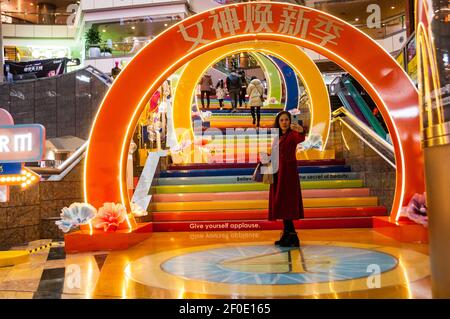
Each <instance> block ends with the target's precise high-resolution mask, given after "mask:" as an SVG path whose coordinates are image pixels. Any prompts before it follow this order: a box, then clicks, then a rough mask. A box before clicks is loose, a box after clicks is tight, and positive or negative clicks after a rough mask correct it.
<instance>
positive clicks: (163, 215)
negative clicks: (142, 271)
mask: <svg viewBox="0 0 450 319" xmlns="http://www.w3.org/2000/svg"><path fill="white" fill-rule="evenodd" d="M386 213H387V211H386V207H382V206H373V207H324V208H305V218H308V219H314V218H334V217H370V216H386ZM267 214H268V213H267V209H253V210H232V211H194V212H182V211H181V212H154V213H152V216H153V221H154V222H171V221H217V220H222V221H223V220H247V219H248V220H258V219H262V220H264V219H267Z"/></svg>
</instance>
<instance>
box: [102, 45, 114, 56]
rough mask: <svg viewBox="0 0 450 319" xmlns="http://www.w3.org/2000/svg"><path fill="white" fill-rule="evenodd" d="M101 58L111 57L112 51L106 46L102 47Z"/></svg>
mask: <svg viewBox="0 0 450 319" xmlns="http://www.w3.org/2000/svg"><path fill="white" fill-rule="evenodd" d="M101 56H112V49H111V48H110V47H108V46H104V47H102V48H101Z"/></svg>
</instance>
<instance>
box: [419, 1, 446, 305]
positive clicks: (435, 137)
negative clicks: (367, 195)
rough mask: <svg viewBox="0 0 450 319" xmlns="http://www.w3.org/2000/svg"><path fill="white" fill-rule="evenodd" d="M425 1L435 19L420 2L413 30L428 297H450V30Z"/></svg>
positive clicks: (441, 8) (441, 7)
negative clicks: (426, 230) (426, 227)
mask: <svg viewBox="0 0 450 319" xmlns="http://www.w3.org/2000/svg"><path fill="white" fill-rule="evenodd" d="M426 2H427V4H428V5H430V4H432V6H433V8H432V10H430V11H431V12H433V13H434V17H430V16H428V17H427V15H426V14H425V12H426V10H423V9H421V8H423V3H422V1H419V2H418V7H417V8H416V11H417V21H419V22H421V23H423V25H424V26H425V27H424V28H421V29H420V28H416V32H417V34H416V35H417V43H418V48H417V49H418V50H417V51H418V54H419V69H418V75H419V77H418V78H419V90H420V93H421V94H420V96H421V101H420V108H421V118H422V145H423V148H424V156H425V158H424V160H425V183H426V191H427V205H428V222H429V241H430V266H431V282H432V292H433V298H450V88H449V85H450V73H449V72H448V68H449V67H450V64H449V54H450V30H449V29H450V28H449V27H448V23H449V22H446V21H445V20H446V15H447V14H448V13H447V11H445V10H447V9H446V6H447V3H446V1H439V0H426ZM430 11H429V12H430ZM427 26H431V28H428V27H427ZM419 29H420V30H419ZM427 42H428V43H429V45H428V44H427ZM434 52H435V53H436V55H434ZM446 70H447V71H446ZM436 86H438V87H436Z"/></svg>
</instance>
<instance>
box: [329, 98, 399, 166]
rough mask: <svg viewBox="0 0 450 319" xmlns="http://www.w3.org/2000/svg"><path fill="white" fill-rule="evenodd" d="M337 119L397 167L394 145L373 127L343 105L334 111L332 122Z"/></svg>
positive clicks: (391, 164)
mask: <svg viewBox="0 0 450 319" xmlns="http://www.w3.org/2000/svg"><path fill="white" fill-rule="evenodd" d="M336 121H339V122H341V123H342V124H343V125H345V126H346V127H347V128H348V129H349V130H350V131H351V132H352V133H353V134H355V135H356V136H357V137H358V138H359V139H360V140H361V141H363V142H364V143H365V144H366V145H367V146H369V147H370V148H371V149H372V150H374V151H375V152H376V153H377V154H378V155H379V156H381V157H382V158H383V159H384V160H385V161H386V162H387V163H388V164H389V165H390V166H392V167H393V168H394V169H395V167H396V166H395V154H394V147H393V146H392V145H391V144H390V143H388V142H387V141H386V140H385V139H384V138H381V136H380V135H379V134H376V133H375V132H374V131H373V129H372V128H371V127H369V126H368V125H366V124H365V123H364V122H363V121H361V120H360V119H359V118H358V117H357V116H355V115H354V114H352V113H351V112H350V111H348V110H347V109H346V108H345V107H341V108H339V109H337V110H336V111H334V112H333V113H332V122H336Z"/></svg>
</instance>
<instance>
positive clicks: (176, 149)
mask: <svg viewBox="0 0 450 319" xmlns="http://www.w3.org/2000/svg"><path fill="white" fill-rule="evenodd" d="M191 144H192V141H191V140H183V141H181V143H178V144H177V145H175V146H173V147H171V148H170V152H171V153H179V152H182V151H184V150H185V149H187V148H188V147H190V146H191Z"/></svg>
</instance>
